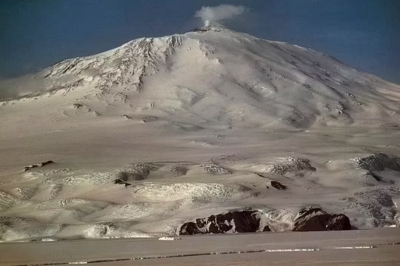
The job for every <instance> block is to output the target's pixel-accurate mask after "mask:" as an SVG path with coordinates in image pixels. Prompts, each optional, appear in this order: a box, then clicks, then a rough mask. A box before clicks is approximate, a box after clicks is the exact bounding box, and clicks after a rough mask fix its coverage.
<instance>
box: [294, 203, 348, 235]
mask: <svg viewBox="0 0 400 266" xmlns="http://www.w3.org/2000/svg"><path fill="white" fill-rule="evenodd" d="M330 230H351V224H350V220H349V218H348V217H347V216H346V215H344V214H329V213H327V212H325V211H323V210H322V209H320V208H308V209H303V210H301V211H300V212H299V214H298V215H297V217H296V219H295V221H294V226H293V231H330Z"/></svg>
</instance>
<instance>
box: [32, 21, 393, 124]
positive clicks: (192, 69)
mask: <svg viewBox="0 0 400 266" xmlns="http://www.w3.org/2000/svg"><path fill="white" fill-rule="evenodd" d="M35 78H36V79H41V78H43V79H44V81H43V82H44V84H45V85H44V86H43V87H42V88H41V89H40V90H39V93H37V94H38V95H42V96H41V97H45V98H47V97H48V96H51V95H52V98H59V97H61V96H62V97H64V96H66V99H68V100H63V104H64V105H65V104H67V105H71V104H77V105H79V106H80V105H84V106H86V107H87V108H90V109H91V110H92V111H93V112H96V114H98V115H127V116H152V117H155V118H157V119H160V120H163V121H166V122H171V123H174V122H177V123H188V124H190V125H193V126H196V127H206V128H209V127H218V128H229V127H236V126H239V127H243V126H251V127H263V128H266V129H268V128H272V127H282V126H289V127H297V128H309V127H311V126H312V125H314V124H315V123H317V124H318V125H349V124H353V123H356V124H357V123H364V122H365V119H366V118H368V121H369V124H370V122H371V121H372V120H373V119H375V120H377V121H378V122H379V123H380V122H381V121H382V119H383V120H386V119H389V118H390V117H396V115H397V112H398V111H399V105H398V99H399V97H400V92H399V87H398V86H396V85H394V84H391V83H388V82H385V81H383V80H380V79H378V78H376V77H374V76H371V75H368V74H364V73H361V72H358V71H357V70H355V69H352V68H350V67H348V66H346V65H344V64H343V63H341V62H339V61H338V60H336V59H334V58H332V57H330V56H328V55H325V54H322V53H318V52H315V51H313V50H310V49H306V48H302V47H299V46H296V45H290V44H287V43H282V42H273V41H266V40H261V39H258V38H255V37H252V36H249V35H246V34H243V33H237V32H233V31H230V30H228V29H223V28H209V29H205V30H199V31H196V32H189V33H186V34H180V35H173V36H167V37H162V38H141V39H137V40H134V41H131V42H129V43H127V44H124V45H122V46H121V47H118V48H116V49H113V50H110V51H107V52H105V53H101V54H98V55H94V56H89V57H82V58H74V59H68V60H65V61H62V62H60V63H58V64H56V65H54V66H52V67H50V68H48V69H46V70H44V71H43V72H41V73H40V74H39V75H38V76H36V77H35ZM70 98H73V100H71V99H70ZM52 100H54V99H52ZM52 100H46V101H44V102H43V103H41V104H46V102H49V101H52ZM60 107H61V106H60Z"/></svg>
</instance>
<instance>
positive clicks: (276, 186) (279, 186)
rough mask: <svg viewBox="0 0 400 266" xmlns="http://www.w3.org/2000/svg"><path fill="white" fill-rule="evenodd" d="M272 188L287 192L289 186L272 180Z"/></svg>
mask: <svg viewBox="0 0 400 266" xmlns="http://www.w3.org/2000/svg"><path fill="white" fill-rule="evenodd" d="M271 186H272V187H274V188H276V189H278V190H286V189H287V186H285V185H282V184H281V183H279V182H278V181H274V180H271Z"/></svg>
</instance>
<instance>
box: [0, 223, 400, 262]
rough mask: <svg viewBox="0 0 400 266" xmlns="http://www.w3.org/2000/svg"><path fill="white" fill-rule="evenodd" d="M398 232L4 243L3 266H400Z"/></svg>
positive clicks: (0, 248)
mask: <svg viewBox="0 0 400 266" xmlns="http://www.w3.org/2000/svg"><path fill="white" fill-rule="evenodd" d="M399 243H400V234H399V228H379V229H373V230H362V231H359V230H354V231H336V232H302V233H299V232H293V233H258V234H238V235H232V234H231V235H203V236H190V237H185V236H182V237H180V238H179V239H176V240H175V241H163V240H158V239H109V240H74V241H57V242H38V243H3V244H1V245H0V264H1V265H38V266H39V265H65V264H90V265H363V266H366V265H376V266H378V265H379V266H380V265H398V264H399V263H400V257H399V256H398V252H399V250H400V248H399Z"/></svg>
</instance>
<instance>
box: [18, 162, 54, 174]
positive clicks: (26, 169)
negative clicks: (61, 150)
mask: <svg viewBox="0 0 400 266" xmlns="http://www.w3.org/2000/svg"><path fill="white" fill-rule="evenodd" d="M53 163H54V162H53V161H46V162H42V163H39V164H32V165H30V166H25V168H24V171H25V172H26V171H29V170H30V169H33V168H37V167H43V166H46V165H49V164H53Z"/></svg>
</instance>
